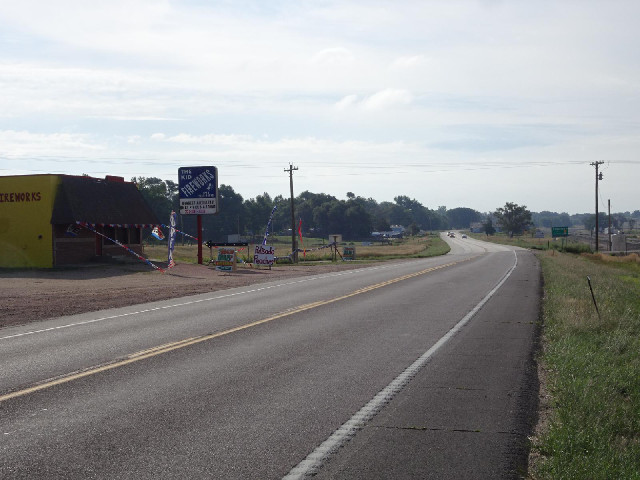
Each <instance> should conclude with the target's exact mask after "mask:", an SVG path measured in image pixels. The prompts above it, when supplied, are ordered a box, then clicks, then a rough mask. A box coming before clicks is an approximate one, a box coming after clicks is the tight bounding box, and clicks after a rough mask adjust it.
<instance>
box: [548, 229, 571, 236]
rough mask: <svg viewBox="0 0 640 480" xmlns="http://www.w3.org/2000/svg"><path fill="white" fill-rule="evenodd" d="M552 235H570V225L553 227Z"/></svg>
mask: <svg viewBox="0 0 640 480" xmlns="http://www.w3.org/2000/svg"><path fill="white" fill-rule="evenodd" d="M551 236H552V237H568V236H569V227H551Z"/></svg>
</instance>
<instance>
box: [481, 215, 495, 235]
mask: <svg viewBox="0 0 640 480" xmlns="http://www.w3.org/2000/svg"><path fill="white" fill-rule="evenodd" d="M483 226H484V233H486V234H487V237H488V236H489V235H493V234H494V233H496V229H495V228H494V227H493V222H492V221H491V217H487V221H486V222H484V225H483Z"/></svg>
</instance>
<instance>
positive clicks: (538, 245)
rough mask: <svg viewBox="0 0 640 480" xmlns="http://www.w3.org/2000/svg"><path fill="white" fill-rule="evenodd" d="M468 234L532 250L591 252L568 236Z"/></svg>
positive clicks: (484, 239) (584, 244)
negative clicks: (564, 237)
mask: <svg viewBox="0 0 640 480" xmlns="http://www.w3.org/2000/svg"><path fill="white" fill-rule="evenodd" d="M468 235H469V236H470V237H473V238H476V239H478V240H483V241H485V242H492V243H500V244H503V245H513V246H514V247H522V248H531V249H533V250H564V251H568V252H571V253H588V252H591V248H590V247H589V245H587V244H586V243H581V242H577V241H575V240H572V239H570V238H567V239H565V241H564V242H563V241H562V239H553V238H533V237H531V236H530V235H522V236H514V237H509V236H508V235H505V234H503V233H496V234H495V235H491V236H487V235H485V234H481V233H469V234H468Z"/></svg>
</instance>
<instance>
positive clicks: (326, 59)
mask: <svg viewBox="0 0 640 480" xmlns="http://www.w3.org/2000/svg"><path fill="white" fill-rule="evenodd" d="M353 60H354V58H353V55H352V54H351V52H350V51H349V50H347V49H346V48H342V47H335V48H326V49H324V50H321V51H320V52H318V53H316V54H315V55H314V56H313V57H312V58H311V63H312V64H313V65H316V66H320V67H344V66H347V65H350V64H351V63H353Z"/></svg>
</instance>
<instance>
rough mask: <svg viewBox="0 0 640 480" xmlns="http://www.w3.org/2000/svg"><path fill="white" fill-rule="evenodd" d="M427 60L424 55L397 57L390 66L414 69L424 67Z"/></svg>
mask: <svg viewBox="0 0 640 480" xmlns="http://www.w3.org/2000/svg"><path fill="white" fill-rule="evenodd" d="M426 63H427V59H426V57H425V56H424V55H413V56H410V57H398V58H396V59H395V60H394V61H393V63H392V64H391V67H392V68H401V69H404V68H407V69H408V68H415V67H420V66H422V65H425V64H426Z"/></svg>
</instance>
